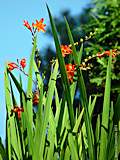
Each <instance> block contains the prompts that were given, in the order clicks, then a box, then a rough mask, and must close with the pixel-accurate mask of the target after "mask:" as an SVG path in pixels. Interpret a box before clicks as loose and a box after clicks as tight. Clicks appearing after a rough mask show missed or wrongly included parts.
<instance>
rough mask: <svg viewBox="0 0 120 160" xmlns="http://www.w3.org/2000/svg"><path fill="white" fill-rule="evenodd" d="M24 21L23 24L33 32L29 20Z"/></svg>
mask: <svg viewBox="0 0 120 160" xmlns="http://www.w3.org/2000/svg"><path fill="white" fill-rule="evenodd" d="M23 22H24V24H23V25H24V26H25V27H26V28H27V29H29V30H30V31H31V32H32V28H31V26H30V24H29V23H28V21H26V20H24V21H23Z"/></svg>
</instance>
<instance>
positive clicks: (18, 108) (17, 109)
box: [11, 106, 24, 120]
mask: <svg viewBox="0 0 120 160" xmlns="http://www.w3.org/2000/svg"><path fill="white" fill-rule="evenodd" d="M21 112H24V109H23V108H21V107H18V106H17V107H16V106H15V107H14V108H13V109H11V115H12V114H13V113H17V116H18V119H19V120H20V119H21Z"/></svg>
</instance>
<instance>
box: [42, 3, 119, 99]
mask: <svg viewBox="0 0 120 160" xmlns="http://www.w3.org/2000/svg"><path fill="white" fill-rule="evenodd" d="M119 8H120V1H118V0H116V1H114V0H111V1H109V0H106V1H103V0H94V1H92V2H91V3H90V4H88V6H87V7H86V8H85V9H84V10H83V12H82V13H80V14H79V15H76V16H72V15H71V14H70V11H64V12H62V13H61V16H60V17H55V22H56V26H57V31H58V34H59V38H60V42H61V44H69V40H68V36H67V31H66V27H65V21H64V18H63V17H64V16H65V17H66V18H67V20H68V22H69V24H70V27H71V31H72V33H73V37H74V41H75V42H76V41H80V38H83V39H84V38H85V36H89V35H90V32H94V31H95V30H96V29H97V32H96V34H95V35H94V37H92V38H91V39H89V40H88V41H85V42H84V54H83V59H84V58H86V57H88V56H89V55H94V54H97V53H98V52H100V48H103V51H104V50H110V49H117V50H120V29H119V26H120V20H119V19H120V10H119ZM63 33H64V34H63ZM47 34H48V36H52V33H51V30H50V28H49V27H48V30H47ZM44 55H45V56H44V61H43V59H42V67H41V70H43V68H44V69H46V78H47V77H49V69H48V68H50V67H49V65H50V63H49V62H50V61H51V60H52V58H53V56H55V55H56V53H55V51H54V50H53V49H51V46H48V47H47V48H46V49H45V53H44ZM107 59H108V57H105V58H102V59H94V60H92V61H90V63H92V64H93V67H92V69H91V70H89V71H85V72H84V73H83V74H84V76H85V80H86V82H87V83H86V86H87V88H89V90H88V93H89V94H91V93H92V94H100V95H102V93H103V91H104V85H105V76H106V67H107ZM66 61H67V60H66ZM119 61H120V56H119V55H118V56H117V57H116V58H114V65H113V67H112V93H114V94H112V99H113V100H114V99H116V94H117V93H118V91H119V82H120V81H119V78H120V72H119V71H120V69H119ZM47 79H48V78H47ZM59 83H60V82H58V84H59Z"/></svg>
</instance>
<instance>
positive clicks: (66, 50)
mask: <svg viewBox="0 0 120 160" xmlns="http://www.w3.org/2000/svg"><path fill="white" fill-rule="evenodd" d="M61 52H62V55H63V57H65V56H66V55H68V54H71V53H72V50H71V49H70V47H69V46H67V45H61Z"/></svg>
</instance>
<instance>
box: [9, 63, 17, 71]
mask: <svg viewBox="0 0 120 160" xmlns="http://www.w3.org/2000/svg"><path fill="white" fill-rule="evenodd" d="M15 68H18V65H17V64H16V63H14V62H12V63H8V70H9V71H12V70H13V69H15Z"/></svg>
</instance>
